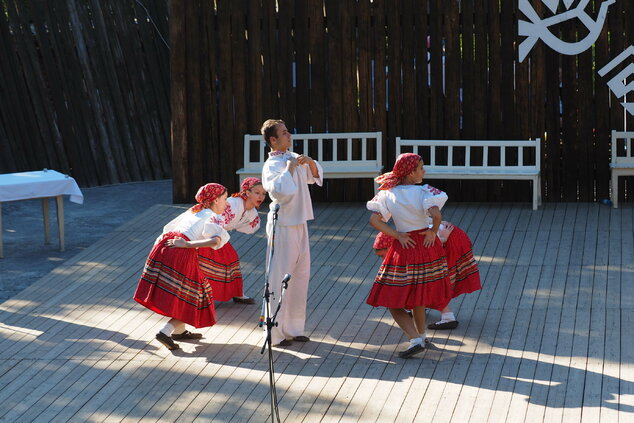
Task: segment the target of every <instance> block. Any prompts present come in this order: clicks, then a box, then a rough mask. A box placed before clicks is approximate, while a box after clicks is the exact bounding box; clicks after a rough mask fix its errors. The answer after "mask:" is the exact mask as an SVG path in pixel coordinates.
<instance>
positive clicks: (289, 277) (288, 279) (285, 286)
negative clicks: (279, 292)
mask: <svg viewBox="0 0 634 423" xmlns="http://www.w3.org/2000/svg"><path fill="white" fill-rule="evenodd" d="M290 280H291V275H289V274H288V273H287V274H285V275H284V279H282V286H283V287H284V289H286V288H288V281H290Z"/></svg>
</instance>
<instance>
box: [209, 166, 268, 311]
mask: <svg viewBox="0 0 634 423" xmlns="http://www.w3.org/2000/svg"><path fill="white" fill-rule="evenodd" d="M265 197H266V191H264V188H262V181H261V180H260V179H259V178H246V179H245V180H244V181H243V182H242V185H241V187H240V192H238V193H235V194H233V195H232V196H231V197H230V198H228V199H227V208H226V209H225V211H224V213H223V214H222V217H223V220H224V223H223V226H224V228H225V230H227V231H231V230H234V229H235V230H237V231H240V232H243V233H245V234H252V233H254V232H255V231H257V230H258V229H259V228H260V218H259V216H258V211H257V209H258V207H260V204H262V201H264V198H265ZM198 258H199V261H200V267H201V270H202V272H203V274H204V275H205V278H206V280H207V282H209V284H210V285H211V287H212V289H213V293H214V300H216V301H229V300H231V299H233V301H234V302H236V303H242V304H255V301H254V300H253V298H249V297H247V296H245V295H244V293H243V291H242V273H241V272H240V260H239V258H238V253H236V250H235V249H234V248H233V246H232V245H231V243H230V242H227V243H226V244H225V245H224V247H222V248H219V249H213V248H209V247H205V248H199V249H198Z"/></svg>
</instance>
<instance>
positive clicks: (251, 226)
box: [235, 209, 260, 234]
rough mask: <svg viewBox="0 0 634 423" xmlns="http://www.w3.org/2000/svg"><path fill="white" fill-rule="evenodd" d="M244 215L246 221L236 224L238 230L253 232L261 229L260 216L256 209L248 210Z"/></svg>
mask: <svg viewBox="0 0 634 423" xmlns="http://www.w3.org/2000/svg"><path fill="white" fill-rule="evenodd" d="M244 217H245V219H244V222H241V223H240V225H238V226H236V228H235V229H236V231H238V232H242V233H244V234H252V233H254V232H256V231H257V230H258V229H260V216H258V212H257V210H256V209H251V210H248V211H247V212H246V213H245V216H244Z"/></svg>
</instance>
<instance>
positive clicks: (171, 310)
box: [134, 232, 216, 328]
mask: <svg viewBox="0 0 634 423" xmlns="http://www.w3.org/2000/svg"><path fill="white" fill-rule="evenodd" d="M175 237H181V238H184V239H187V237H186V236H184V235H182V234H180V233H178V232H169V233H167V234H165V235H163V237H162V239H161V241H160V242H159V243H158V244H156V245H155V246H154V247H153V248H152V251H150V254H149V256H148V258H147V261H146V262H145V267H144V268H143V273H142V274H141V280H140V281H139V285H138V286H137V289H136V292H135V293H134V299H135V301H137V302H138V303H139V304H142V305H143V306H145V307H147V308H149V309H150V310H152V311H154V312H156V313H159V314H162V315H164V316H169V317H173V318H175V319H178V320H180V321H183V322H185V323H187V324H189V325H192V326H194V327H197V328H202V327H206V326H212V325H214V324H215V323H216V311H215V309H214V302H213V295H212V290H211V286H210V285H209V283H207V282H206V281H205V278H204V277H203V274H202V272H201V271H200V266H199V264H198V254H197V253H196V249H194V248H169V247H167V245H166V244H165V243H166V241H167V240H168V239H172V238H175Z"/></svg>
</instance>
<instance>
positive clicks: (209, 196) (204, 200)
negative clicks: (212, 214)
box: [191, 184, 227, 213]
mask: <svg viewBox="0 0 634 423" xmlns="http://www.w3.org/2000/svg"><path fill="white" fill-rule="evenodd" d="M225 191H227V188H225V187H224V186H222V185H220V184H207V185H203V186H202V187H200V188H198V192H197V193H196V201H197V202H198V204H196V205H195V206H194V207H192V208H191V210H192V213H198V212H199V211H201V210H202V209H210V208H211V204H212V203H213V201H214V200H215V199H216V198H218V197H220V196H221V195H222V194H223V193H224V192H225Z"/></svg>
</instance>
